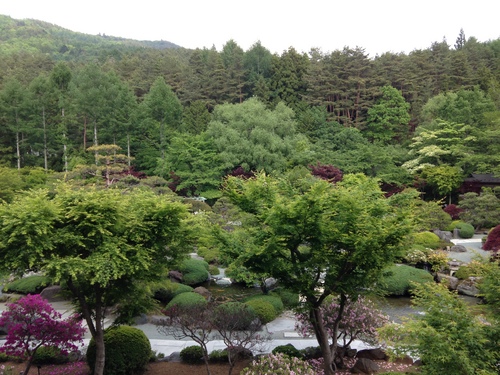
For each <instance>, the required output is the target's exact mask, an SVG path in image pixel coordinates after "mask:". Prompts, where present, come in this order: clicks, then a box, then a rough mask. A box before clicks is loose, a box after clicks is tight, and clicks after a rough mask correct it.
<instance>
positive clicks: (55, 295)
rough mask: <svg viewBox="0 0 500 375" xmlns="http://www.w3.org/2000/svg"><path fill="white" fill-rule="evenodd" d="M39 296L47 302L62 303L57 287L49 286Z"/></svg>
mask: <svg viewBox="0 0 500 375" xmlns="http://www.w3.org/2000/svg"><path fill="white" fill-rule="evenodd" d="M40 296H41V297H43V298H45V299H46V300H47V301H49V302H56V301H64V298H63V296H62V295H61V287H60V286H59V285H51V286H48V287H46V288H44V289H43V290H42V292H41V293H40Z"/></svg>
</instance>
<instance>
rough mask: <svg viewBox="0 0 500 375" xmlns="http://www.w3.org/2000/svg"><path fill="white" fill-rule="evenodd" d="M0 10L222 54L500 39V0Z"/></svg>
mask: <svg viewBox="0 0 500 375" xmlns="http://www.w3.org/2000/svg"><path fill="white" fill-rule="evenodd" d="M0 14H3V15H7V16H10V17H12V18H15V19H24V18H33V19H38V20H42V21H46V22H50V23H53V24H56V25H58V26H62V27H64V28H67V29H70V30H73V31H78V32H83V33H87V34H94V35H95V34H99V33H101V34H106V35H111V36H119V37H124V38H132V39H139V40H166V41H169V42H172V43H175V44H177V45H179V46H182V47H186V48H193V49H194V48H197V47H199V48H203V47H207V48H210V47H212V46H215V47H216V48H217V50H219V51H220V50H221V49H222V46H223V45H224V44H225V43H226V42H227V41H228V40H230V39H233V40H234V41H236V43H238V45H239V46H241V47H242V48H243V49H244V50H245V51H246V50H248V49H249V48H250V47H251V46H252V44H254V43H255V42H257V41H259V40H260V41H261V43H262V45H263V46H264V47H266V48H268V49H269V50H270V51H271V52H273V53H279V54H281V53H282V52H283V51H284V50H286V49H288V48H289V47H290V46H292V47H294V48H295V49H296V50H298V51H299V52H308V51H309V50H310V49H311V48H312V47H318V48H320V49H321V50H322V51H323V52H331V51H334V50H337V49H342V48H343V47H345V46H349V47H356V46H359V47H363V48H365V50H366V52H367V53H368V54H369V55H370V57H374V56H375V55H376V54H379V55H380V54H382V53H384V52H389V51H392V52H405V53H409V52H411V51H412V50H414V49H425V48H428V47H430V46H431V44H432V43H433V42H441V41H442V40H443V38H446V40H447V42H448V44H449V45H450V46H453V45H454V44H455V40H456V38H457V36H458V34H459V32H460V29H461V28H463V29H464V32H465V35H466V37H467V38H469V37H470V36H474V37H476V38H477V39H478V40H479V41H480V42H485V41H488V40H494V39H498V38H500V23H499V21H498V17H499V14H500V1H498V0H473V1H471V0H469V1H467V0H454V1H451V0H432V1H430V0H419V1H408V0H357V1H356V0H355V1H348V0H342V1H339V0H309V1H294V0H291V1H290V0H288V1H282V0H249V1H241V0H240V1H237V0H175V1H174V0H154V1H153V0H142V1H130V0H120V1H116V0H100V1H97V0H85V1H79V0H0Z"/></svg>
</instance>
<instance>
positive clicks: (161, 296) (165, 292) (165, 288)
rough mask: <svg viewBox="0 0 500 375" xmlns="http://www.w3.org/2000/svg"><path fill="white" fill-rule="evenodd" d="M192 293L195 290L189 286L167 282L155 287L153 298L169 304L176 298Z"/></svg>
mask: <svg viewBox="0 0 500 375" xmlns="http://www.w3.org/2000/svg"><path fill="white" fill-rule="evenodd" d="M192 291H193V288H192V287H190V286H189V285H185V284H180V283H174V282H172V281H170V280H165V281H163V282H162V283H160V284H157V285H155V286H154V287H153V296H154V298H155V299H157V300H158V301H160V302H163V303H169V302H170V301H171V300H172V299H173V298H174V297H175V296H177V295H179V294H181V293H187V292H192Z"/></svg>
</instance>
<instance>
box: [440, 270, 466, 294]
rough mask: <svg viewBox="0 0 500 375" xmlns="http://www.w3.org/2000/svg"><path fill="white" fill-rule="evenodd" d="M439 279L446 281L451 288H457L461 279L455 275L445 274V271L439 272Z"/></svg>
mask: <svg viewBox="0 0 500 375" xmlns="http://www.w3.org/2000/svg"><path fill="white" fill-rule="evenodd" d="M437 281H438V282H444V283H446V285H447V286H448V289H450V290H457V287H458V283H459V281H460V280H458V278H456V277H455V276H450V275H445V274H444V273H438V274H437Z"/></svg>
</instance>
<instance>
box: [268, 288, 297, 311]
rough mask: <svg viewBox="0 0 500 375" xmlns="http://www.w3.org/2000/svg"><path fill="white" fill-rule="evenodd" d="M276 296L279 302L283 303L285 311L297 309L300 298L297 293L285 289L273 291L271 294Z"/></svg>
mask: <svg viewBox="0 0 500 375" xmlns="http://www.w3.org/2000/svg"><path fill="white" fill-rule="evenodd" d="M274 293H275V294H277V295H278V296H279V297H280V298H281V301H282V302H283V306H284V307H285V308H286V309H293V308H295V307H297V306H298V305H299V303H300V297H299V294H298V293H294V292H291V291H289V290H287V289H283V288H278V289H276V290H274V291H273V294H274Z"/></svg>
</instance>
